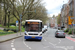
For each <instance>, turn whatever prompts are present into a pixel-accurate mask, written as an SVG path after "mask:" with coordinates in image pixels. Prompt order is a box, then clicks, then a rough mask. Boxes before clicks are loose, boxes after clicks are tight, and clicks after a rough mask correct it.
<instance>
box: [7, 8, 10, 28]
mask: <svg viewBox="0 0 75 50" xmlns="http://www.w3.org/2000/svg"><path fill="white" fill-rule="evenodd" d="M7 12H8V27H9V25H10V10H9V9H8V10H7Z"/></svg>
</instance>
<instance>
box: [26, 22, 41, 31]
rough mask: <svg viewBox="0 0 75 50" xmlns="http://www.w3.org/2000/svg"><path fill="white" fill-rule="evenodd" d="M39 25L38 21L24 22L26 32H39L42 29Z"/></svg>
mask: <svg viewBox="0 0 75 50" xmlns="http://www.w3.org/2000/svg"><path fill="white" fill-rule="evenodd" d="M41 27H42V26H41V24H40V23H39V22H31V23H28V22H26V26H25V30H26V31H28V32H40V31H41V30H42V29H41Z"/></svg>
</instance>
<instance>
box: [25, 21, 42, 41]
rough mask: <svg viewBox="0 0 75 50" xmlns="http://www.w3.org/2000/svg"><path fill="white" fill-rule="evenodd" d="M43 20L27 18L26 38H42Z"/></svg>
mask: <svg viewBox="0 0 75 50" xmlns="http://www.w3.org/2000/svg"><path fill="white" fill-rule="evenodd" d="M42 27H43V24H42V21H41V20H26V22H25V36H24V39H26V40H28V39H37V40H40V41H41V40H42Z"/></svg>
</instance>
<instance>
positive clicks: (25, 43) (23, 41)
mask: <svg viewBox="0 0 75 50" xmlns="http://www.w3.org/2000/svg"><path fill="white" fill-rule="evenodd" d="M23 43H24V45H25V46H26V47H28V48H29V49H31V47H29V46H28V45H27V44H26V43H25V42H24V40H23Z"/></svg>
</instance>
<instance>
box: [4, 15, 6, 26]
mask: <svg viewBox="0 0 75 50" xmlns="http://www.w3.org/2000/svg"><path fill="white" fill-rule="evenodd" d="M4 26H6V14H5V18H4Z"/></svg>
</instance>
